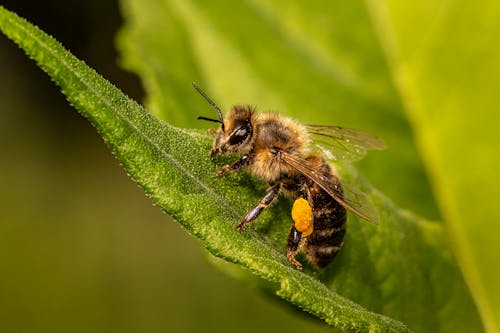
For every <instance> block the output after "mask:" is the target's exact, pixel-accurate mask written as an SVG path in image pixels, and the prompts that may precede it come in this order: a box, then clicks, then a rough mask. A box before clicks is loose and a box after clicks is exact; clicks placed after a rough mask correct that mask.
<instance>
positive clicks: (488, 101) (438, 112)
mask: <svg viewBox="0 0 500 333" xmlns="http://www.w3.org/2000/svg"><path fill="white" fill-rule="evenodd" d="M370 3H371V5H370V7H371V9H372V14H373V17H374V21H375V22H377V26H378V27H379V29H380V36H381V42H382V44H383V45H384V48H385V52H386V55H387V58H388V59H389V65H390V67H391V71H392V75H393V77H394V81H395V82H397V84H398V89H399V91H400V94H401V95H402V96H404V97H405V101H404V102H405V110H406V111H407V113H408V116H409V118H410V119H411V121H412V125H413V127H414V128H415V133H416V135H417V138H418V143H419V148H420V150H421V151H422V156H423V157H424V160H425V162H426V165H427V167H428V169H429V170H430V174H431V176H432V184H433V188H434V190H435V193H436V195H437V199H438V201H439V204H440V208H441V211H442V212H443V216H444V217H445V220H446V222H447V223H448V227H449V230H450V234H451V236H452V238H453V244H454V245H455V249H456V253H457V254H458V258H459V262H460V265H461V267H462V270H463V271H464V274H465V277H466V279H467V282H468V283H469V285H470V287H471V290H472V293H473V294H474V297H475V300H476V302H477V304H478V307H479V309H480V312H481V315H482V318H483V321H484V323H485V327H486V328H487V329H488V331H490V332H498V331H499V330H500V285H499V284H498V278H499V276H500V274H499V273H500V272H499V268H498V267H499V266H498V259H499V258H500V247H499V246H498V235H499V234H500V224H499V223H498V222H499V221H500V210H499V209H498V207H497V202H498V193H499V188H500V177H498V175H496V171H495V169H496V166H497V165H499V164H500V138H499V136H498V120H499V119H500V118H499V114H498V105H499V102H500V99H499V97H498V96H499V95H498V89H499V88H500V86H499V84H498V82H499V78H500V47H499V46H498V36H500V10H499V9H500V8H499V6H498V2H494V1H474V2H466V1H424V2H422V1H405V2H404V3H401V2H398V1H371V2H370Z"/></svg>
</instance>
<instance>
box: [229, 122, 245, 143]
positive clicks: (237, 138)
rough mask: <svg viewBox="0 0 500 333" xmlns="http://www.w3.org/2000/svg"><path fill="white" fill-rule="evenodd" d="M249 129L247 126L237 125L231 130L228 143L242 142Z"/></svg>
mask: <svg viewBox="0 0 500 333" xmlns="http://www.w3.org/2000/svg"><path fill="white" fill-rule="evenodd" d="M248 134H249V131H248V128H247V126H242V127H238V128H237V129H236V130H234V131H233V134H231V137H230V138H229V144H231V145H237V144H240V143H242V142H243V141H244V140H245V139H246V138H247V137H248Z"/></svg>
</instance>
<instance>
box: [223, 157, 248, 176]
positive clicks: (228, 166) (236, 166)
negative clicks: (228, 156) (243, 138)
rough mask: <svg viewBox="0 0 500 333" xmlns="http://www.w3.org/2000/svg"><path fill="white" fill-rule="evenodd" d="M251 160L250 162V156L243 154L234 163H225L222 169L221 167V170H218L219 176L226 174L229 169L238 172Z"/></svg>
mask: <svg viewBox="0 0 500 333" xmlns="http://www.w3.org/2000/svg"><path fill="white" fill-rule="evenodd" d="M249 162H250V157H249V156H248V155H246V154H245V155H243V156H241V157H240V158H239V159H238V160H237V161H236V162H234V163H233V164H226V165H224V166H223V167H222V169H220V170H219V171H217V176H219V177H220V176H222V175H223V174H224V172H227V171H230V172H236V171H238V170H240V169H241V168H243V167H244V166H245V165H247V164H248V163H249Z"/></svg>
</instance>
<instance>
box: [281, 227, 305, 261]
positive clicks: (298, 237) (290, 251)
mask: <svg viewBox="0 0 500 333" xmlns="http://www.w3.org/2000/svg"><path fill="white" fill-rule="evenodd" d="M305 240H306V239H305V238H304V237H302V233H301V232H300V231H298V230H297V229H295V225H292V228H291V229H290V233H289V234H288V241H287V243H286V257H287V258H288V261H290V262H291V263H292V264H293V265H294V266H295V267H296V268H297V269H302V264H301V263H300V262H298V261H297V259H295V256H296V255H297V253H299V252H300V250H301V249H302V246H303V245H304V242H305Z"/></svg>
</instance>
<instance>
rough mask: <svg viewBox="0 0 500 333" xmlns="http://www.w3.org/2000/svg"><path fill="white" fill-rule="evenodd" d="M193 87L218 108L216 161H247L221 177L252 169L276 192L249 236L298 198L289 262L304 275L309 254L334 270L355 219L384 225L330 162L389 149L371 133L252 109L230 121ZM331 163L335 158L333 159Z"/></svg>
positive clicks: (253, 213)
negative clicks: (271, 210) (284, 198)
mask: <svg viewBox="0 0 500 333" xmlns="http://www.w3.org/2000/svg"><path fill="white" fill-rule="evenodd" d="M193 87H194V88H195V89H196V90H197V91H198V92H199V93H200V94H201V95H202V96H203V97H204V98H205V99H206V100H207V101H208V103H210V105H212V106H213V107H214V108H215V110H216V111H217V113H218V119H213V118H207V117H201V116H200V117H198V119H201V120H208V121H212V122H217V123H220V127H219V128H218V129H217V130H216V131H215V130H213V129H212V130H211V132H212V133H213V134H214V135H215V140H214V143H213V149H212V152H211V156H212V157H215V156H216V155H229V154H239V155H240V156H241V157H239V158H238V159H237V160H236V161H235V162H234V163H232V164H226V165H224V166H223V167H222V169H220V170H219V171H218V172H217V176H222V175H223V174H224V173H225V172H236V171H239V170H242V169H244V168H246V169H247V170H248V171H249V172H250V173H251V174H252V175H254V176H256V177H257V178H259V179H262V180H264V181H266V182H267V183H268V184H269V188H268V190H267V192H266V193H265V194H264V196H263V197H262V198H261V199H260V201H259V202H258V203H257V204H256V205H255V206H254V207H252V208H251V209H250V210H249V211H248V212H247V213H246V214H245V216H244V217H243V218H242V219H241V220H240V222H239V224H238V226H237V227H236V229H237V230H238V231H241V230H242V228H243V227H244V226H245V225H247V224H248V223H250V222H252V221H254V220H255V219H256V218H257V217H258V216H259V215H260V214H261V213H262V211H263V210H264V209H265V208H267V207H269V206H270V205H271V204H272V203H273V201H274V200H275V199H276V198H277V196H278V194H280V193H283V194H285V195H288V196H290V197H291V198H293V199H294V203H293V206H292V211H291V215H292V220H293V224H292V226H291V228H290V232H289V234H288V240H287V258H288V260H289V261H290V263H291V264H293V265H294V266H295V267H296V268H297V269H302V264H301V263H300V262H299V261H298V260H297V259H296V258H295V256H296V255H297V254H298V253H303V254H304V255H305V257H306V258H307V260H308V261H309V262H310V263H312V264H313V265H314V266H316V267H319V268H323V267H325V266H327V265H328V264H329V263H330V262H331V261H332V260H333V258H334V257H335V256H336V255H337V253H338V252H339V251H340V249H341V248H342V245H343V244H344V235H345V232H346V221H347V213H346V210H349V211H351V212H353V213H354V214H356V215H358V216H359V217H361V218H363V219H365V220H367V221H369V222H372V223H378V214H377V212H376V210H375V209H374V207H373V205H372V204H371V202H370V201H369V200H368V198H367V196H366V195H365V194H363V193H362V192H360V191H357V190H354V189H353V188H350V187H347V186H346V185H345V184H343V183H341V181H340V179H339V177H338V175H337V174H336V172H335V170H334V169H333V167H332V166H331V165H330V164H329V163H328V161H327V160H328V159H335V160H339V159H356V158H359V157H362V156H363V155H364V154H365V153H366V151H367V150H369V149H378V150H380V149H384V148H385V144H384V142H383V141H382V140H381V139H379V138H377V137H375V136H372V135H370V134H368V133H365V132H362V131H358V130H353V129H348V128H342V127H338V126H316V125H302V124H300V123H298V122H297V121H295V120H292V119H290V118H287V117H284V116H281V115H279V114H274V113H257V112H256V111H255V108H253V107H251V106H244V105H236V106H233V107H232V108H231V109H230V110H229V112H228V113H227V114H226V116H225V117H223V116H222V111H221V109H220V108H219V107H218V106H217V105H216V104H215V103H214V102H213V101H212V100H211V99H210V98H209V97H208V96H207V95H206V94H205V93H204V92H203V91H202V90H201V89H200V88H199V87H198V86H197V85H196V84H195V83H194V82H193ZM327 157H328V158H327Z"/></svg>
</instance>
